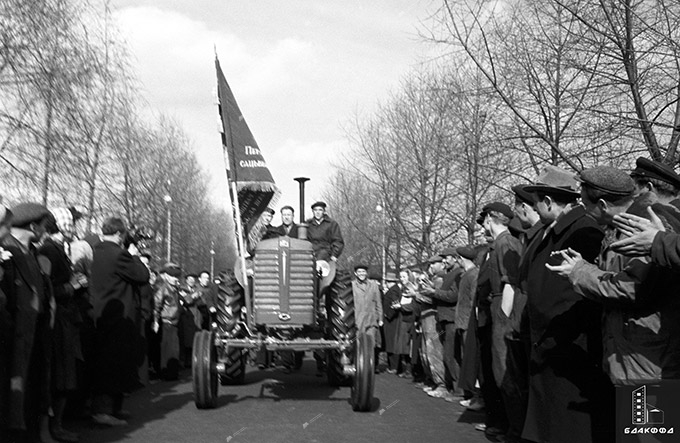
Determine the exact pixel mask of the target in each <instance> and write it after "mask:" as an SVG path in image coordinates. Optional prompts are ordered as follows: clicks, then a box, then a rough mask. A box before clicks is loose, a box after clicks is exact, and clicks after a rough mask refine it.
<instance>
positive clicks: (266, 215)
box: [262, 208, 279, 240]
mask: <svg viewBox="0 0 680 443" xmlns="http://www.w3.org/2000/svg"><path fill="white" fill-rule="evenodd" d="M275 213H276V212H275V211H274V210H273V209H272V208H267V209H265V210H264V212H263V213H262V221H263V223H264V225H263V226H262V240H268V239H270V238H276V237H278V236H279V230H278V228H276V227H274V226H273V225H272V219H273V218H274V214H275Z"/></svg>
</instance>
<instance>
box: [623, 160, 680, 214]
mask: <svg viewBox="0 0 680 443" xmlns="http://www.w3.org/2000/svg"><path fill="white" fill-rule="evenodd" d="M630 176H631V178H632V179H633V180H634V183H635V196H636V197H637V196H638V195H640V194H644V193H647V192H653V193H654V194H656V196H657V197H658V200H659V201H660V202H661V203H663V204H669V203H670V202H672V201H674V200H675V201H678V200H677V198H678V193H680V176H679V175H678V174H676V173H675V171H674V170H673V168H671V167H670V166H668V165H666V164H664V163H661V162H657V161H654V160H649V159H646V158H644V157H639V158H638V159H637V160H636V161H635V169H633V172H631V173H630Z"/></svg>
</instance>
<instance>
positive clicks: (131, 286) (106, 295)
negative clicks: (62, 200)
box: [90, 217, 149, 426]
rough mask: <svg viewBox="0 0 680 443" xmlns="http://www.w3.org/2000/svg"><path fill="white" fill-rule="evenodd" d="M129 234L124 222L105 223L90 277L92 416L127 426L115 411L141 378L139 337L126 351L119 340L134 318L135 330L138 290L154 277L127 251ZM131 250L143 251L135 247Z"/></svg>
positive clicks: (133, 338)
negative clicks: (94, 331) (94, 351)
mask: <svg viewBox="0 0 680 443" xmlns="http://www.w3.org/2000/svg"><path fill="white" fill-rule="evenodd" d="M126 237H127V228H126V227H125V223H124V222H123V220H121V219H120V218H117V217H109V218H107V219H106V220H105V221H104V224H103V225H102V236H101V242H100V243H98V244H96V245H95V247H94V254H93V259H92V269H91V279H90V281H91V284H90V290H91V297H92V298H91V301H92V306H93V308H92V319H93V320H94V322H95V326H96V329H97V343H96V346H97V355H96V356H95V358H94V360H95V362H94V365H95V367H96V368H98V369H97V371H98V373H97V374H96V376H95V380H94V390H95V399H94V401H93V405H92V406H93V409H94V415H93V419H94V420H95V421H96V422H97V423H99V424H103V425H108V426H119V425H124V424H127V422H126V421H125V420H122V419H119V418H117V417H115V415H121V412H122V405H123V393H124V392H125V391H126V390H128V389H130V388H131V387H132V386H133V385H134V384H135V383H136V381H137V368H136V367H135V365H134V364H133V365H130V364H129V363H130V361H132V362H134V361H135V360H136V357H137V356H136V355H135V354H134V350H136V343H134V342H135V341H137V340H139V337H138V336H134V337H132V341H133V343H129V345H128V349H127V350H126V349H123V348H121V347H120V346H119V345H118V344H119V342H120V340H121V339H120V336H122V335H124V334H127V333H128V332H129V331H128V324H129V323H130V322H132V325H133V328H134V330H136V328H135V327H134V320H135V318H136V317H135V316H136V310H137V308H138V305H137V303H136V297H135V294H136V290H137V288H139V287H140V286H142V285H145V284H147V282H148V281H149V270H148V269H147V268H146V266H144V264H143V263H142V262H141V260H140V259H139V257H138V256H136V255H132V254H131V253H130V252H128V251H127V250H126V249H124V246H123V244H124V240H125V238H126ZM131 251H132V252H133V253H135V254H137V253H138V252H137V249H136V248H131ZM140 363H141V361H140ZM116 368H118V369H119V370H116Z"/></svg>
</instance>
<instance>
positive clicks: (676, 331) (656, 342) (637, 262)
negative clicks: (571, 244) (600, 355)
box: [550, 166, 680, 385]
mask: <svg viewBox="0 0 680 443" xmlns="http://www.w3.org/2000/svg"><path fill="white" fill-rule="evenodd" d="M579 178H580V180H581V182H582V188H581V198H582V199H583V203H584V204H585V205H586V208H587V210H588V212H589V213H590V214H591V215H592V216H593V217H594V218H595V219H596V220H598V222H599V223H600V224H601V225H603V226H606V227H607V228H608V229H609V231H608V232H609V233H610V235H607V237H606V239H605V241H604V242H603V244H602V250H601V252H600V256H599V258H598V264H599V266H596V265H594V264H591V263H588V262H587V261H585V260H584V259H583V257H581V256H580V255H579V254H578V253H576V252H574V251H569V250H567V251H561V252H560V256H561V257H562V258H563V260H564V261H563V262H562V263H561V265H559V266H551V267H550V269H552V270H553V271H555V272H558V273H559V274H560V275H563V276H567V277H568V278H569V281H570V282H571V283H572V284H573V285H574V287H575V288H576V291H577V292H578V293H579V294H581V295H582V296H583V297H585V298H588V299H590V300H595V301H596V302H598V303H601V304H602V305H603V307H604V314H605V315H604V325H603V328H604V331H603V332H604V333H603V337H604V356H605V360H604V361H605V366H606V369H607V371H608V372H609V377H610V379H611V380H612V382H613V383H614V384H617V385H630V384H642V383H652V382H658V381H661V380H662V379H680V364H679V362H680V298H679V297H678V293H680V274H679V273H677V272H675V271H673V270H671V269H668V268H663V267H661V266H659V265H657V264H654V263H653V262H652V261H651V259H650V257H649V256H648V255H645V256H641V257H636V258H632V257H624V256H622V255H620V254H617V253H615V252H613V251H612V250H611V249H610V248H609V244H611V243H612V241H614V240H615V239H616V238H617V237H618V236H619V234H618V232H617V231H616V230H615V229H614V228H615V226H614V224H613V218H614V216H615V215H617V214H621V213H625V212H627V213H632V214H636V215H642V214H645V213H646V209H647V207H648V206H649V204H650V201H649V200H647V199H645V198H644V197H645V195H644V194H643V195H642V196H640V197H638V198H637V199H635V200H634V199H633V182H632V180H631V179H630V178H629V177H627V176H626V174H625V173H624V172H623V171H620V170H618V169H615V168H611V167H607V166H600V167H596V168H592V169H586V170H584V171H582V172H581V173H580V175H579Z"/></svg>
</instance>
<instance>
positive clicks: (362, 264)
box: [354, 263, 368, 271]
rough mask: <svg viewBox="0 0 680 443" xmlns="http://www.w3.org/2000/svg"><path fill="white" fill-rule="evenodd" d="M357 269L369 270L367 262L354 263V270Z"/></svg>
mask: <svg viewBox="0 0 680 443" xmlns="http://www.w3.org/2000/svg"><path fill="white" fill-rule="evenodd" d="M357 269H364V270H366V271H368V265H367V264H366V263H357V264H356V265H354V270H355V271H356V270H357Z"/></svg>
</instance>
